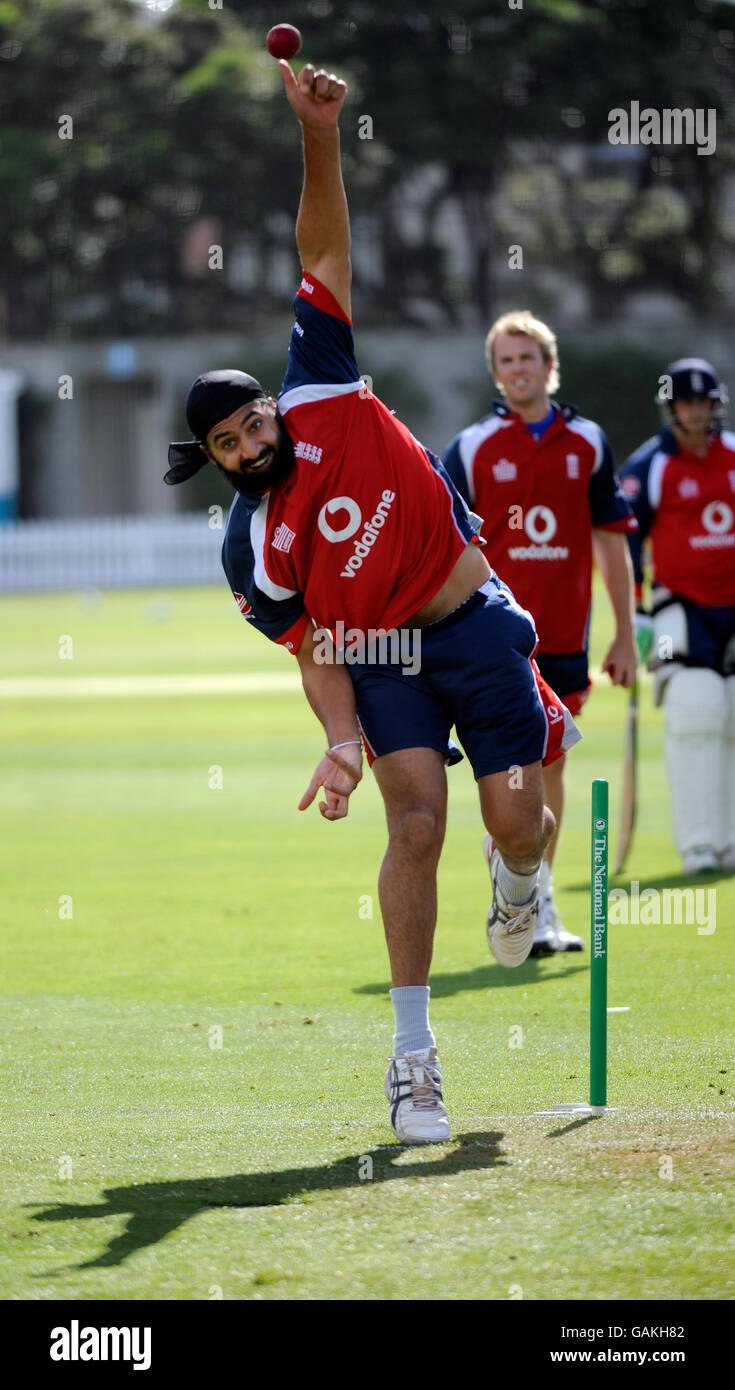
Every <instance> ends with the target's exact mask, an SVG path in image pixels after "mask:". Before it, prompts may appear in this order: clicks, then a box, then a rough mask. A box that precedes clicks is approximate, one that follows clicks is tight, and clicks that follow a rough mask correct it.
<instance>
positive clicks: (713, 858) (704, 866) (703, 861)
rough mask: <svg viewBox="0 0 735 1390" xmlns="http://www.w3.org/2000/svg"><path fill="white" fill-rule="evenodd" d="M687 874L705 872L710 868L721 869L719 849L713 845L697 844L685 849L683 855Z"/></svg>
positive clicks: (682, 858)
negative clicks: (692, 847) (718, 856)
mask: <svg viewBox="0 0 735 1390" xmlns="http://www.w3.org/2000/svg"><path fill="white" fill-rule="evenodd" d="M681 860H682V864H683V867H684V873H685V874H703V873H706V871H707V870H708V869H719V868H720V863H719V860H718V858H717V850H716V849H713V848H712V845H695V847H694V849H688V850H685V851H684V853H683V854H682V856H681Z"/></svg>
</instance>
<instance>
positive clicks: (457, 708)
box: [349, 575, 581, 778]
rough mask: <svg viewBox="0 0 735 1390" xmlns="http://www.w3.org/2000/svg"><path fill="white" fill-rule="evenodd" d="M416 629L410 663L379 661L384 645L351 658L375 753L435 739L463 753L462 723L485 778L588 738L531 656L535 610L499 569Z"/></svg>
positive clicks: (475, 766) (446, 753)
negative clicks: (442, 614) (360, 659)
mask: <svg viewBox="0 0 735 1390" xmlns="http://www.w3.org/2000/svg"><path fill="white" fill-rule="evenodd" d="M402 631H403V632H404V633H406V630H405V629H404V630H402ZM406 635H408V634H407V633H406ZM412 636H413V644H414V645H413V649H412V652H411V656H410V660H409V659H408V657H407V654H406V653H405V652H404V657H405V658H406V659H405V660H404V661H403V662H399V661H397V660H395V661H393V660H381V659H380V656H381V653H380V651H377V652H374V653H373V656H374V657H375V658H376V659H374V660H369V659H368V660H365V661H363V662H356V663H355V664H353V665H350V667H349V670H350V674H351V676H352V680H353V682H354V686H355V700H356V705H357V716H358V719H359V722H360V728H361V730H362V734H363V738H364V740H365V745H366V747H367V750H368V757H369V759H370V761H371V762H372V761H373V760H374V759H375V758H380V757H382V756H383V755H384V754H386V753H396V752H399V751H400V750H402V749H405V748H435V749H436V750H437V752H439V753H441V754H442V756H443V757H444V758H445V760H446V761H447V762H448V763H454V762H459V760H460V758H461V754H460V753H459V750H458V749H457V748H456V746H455V745H454V744H452V742H451V740H450V738H449V734H450V730H451V729H452V726H454V727H455V728H456V731H457V737H458V739H459V741H460V743H461V744H462V747H463V748H464V750H465V753H466V754H467V757H468V758H469V760H470V763H471V764H472V770H473V772H474V774H475V777H476V778H479V777H486V776H488V775H489V774H490V773H493V772H504V771H506V770H507V769H508V768H510V767H525V766H527V765H528V764H529V763H534V762H538V761H539V760H540V759H543V758H544V757H546V760H547V761H551V758H552V756H558V753H560V752H561V751H563V749H564V748H566V747H569V746H571V744H572V743H576V741H577V739H578V738H579V737H581V735H580V734H579V731H578V730H577V728H576V726H575V724H574V721H573V720H572V719H571V716H569V714H568V713H567V712H566V711H564V709H563V708H562V707H561V706H560V703H559V702H558V701H556V697H555V696H554V694H553V691H549V690H548V687H546V688H545V690H544V688H543V686H544V683H543V682H541V681H540V680H539V678H538V675H537V672H536V671H535V669H534V666H533V665H532V663H531V660H530V657H531V654H532V652H533V651H534V650H535V647H536V641H537V638H536V630H535V628H534V625H533V621H532V619H531V617H530V614H528V613H527V612H526V611H525V609H523V608H520V607H519V606H518V604H517V603H516V601H515V599H514V598H513V596H512V594H511V592H510V590H509V589H508V587H507V585H505V584H503V583H502V581H501V580H499V579H498V578H497V577H496V576H495V575H493V576H492V577H491V578H490V579H489V580H488V581H487V583H485V584H483V586H482V588H481V589H479V590H478V591H477V593H475V594H473V595H472V596H471V598H469V599H467V600H466V602H465V603H463V604H462V605H461V606H460V607H459V608H457V609H455V611H454V612H453V613H450V614H448V616H447V617H446V618H440V619H439V621H438V622H435V623H430V624H429V625H428V626H427V627H423V628H418V629H414V630H412ZM385 655H386V653H385V652H384V653H383V656H385ZM396 655H397V653H396ZM552 745H554V752H553V754H551V753H550V749H551V747H552ZM557 745H558V752H557V751H556V746H557Z"/></svg>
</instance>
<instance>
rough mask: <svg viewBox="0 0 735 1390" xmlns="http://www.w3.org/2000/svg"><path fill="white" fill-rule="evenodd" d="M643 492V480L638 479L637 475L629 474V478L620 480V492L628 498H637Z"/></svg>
mask: <svg viewBox="0 0 735 1390" xmlns="http://www.w3.org/2000/svg"><path fill="white" fill-rule="evenodd" d="M640 490H641V480H640V478H636V476H635V473H629V474H628V477H627V478H621V479H620V491H621V492H622V493H623V494H624V495H625V496H626V497H637V496H638V493H639V492H640Z"/></svg>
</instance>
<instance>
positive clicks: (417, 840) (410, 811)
mask: <svg viewBox="0 0 735 1390" xmlns="http://www.w3.org/2000/svg"><path fill="white" fill-rule="evenodd" d="M388 824H389V838H390V844H391V846H393V847H400V848H401V849H402V850H403V851H404V852H405V853H408V854H410V855H411V856H412V857H414V858H417V859H430V858H434V857H438V855H439V853H440V852H441V847H442V843H443V840H444V814H443V812H440V811H438V810H436V809H435V808H434V807H432V806H430V805H425V804H419V805H412V806H405V807H400V808H395V809H393V811H392V812H391V814H390V816H389V821H388Z"/></svg>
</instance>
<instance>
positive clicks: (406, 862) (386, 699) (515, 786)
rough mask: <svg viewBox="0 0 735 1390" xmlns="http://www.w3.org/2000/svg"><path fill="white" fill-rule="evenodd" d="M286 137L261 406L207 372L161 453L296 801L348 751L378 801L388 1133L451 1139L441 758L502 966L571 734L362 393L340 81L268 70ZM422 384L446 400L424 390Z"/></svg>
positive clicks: (443, 504)
mask: <svg viewBox="0 0 735 1390" xmlns="http://www.w3.org/2000/svg"><path fill="white" fill-rule="evenodd" d="M280 70H281V75H282V78H283V85H284V90H285V94H286V97H287V100H288V102H289V104H290V106H291V109H292V110H293V112H294V114H295V116H296V117H297V119H298V121H299V123H300V126H301V132H302V140H303V159H304V182H303V190H302V196H301V202H300V206H299V211H298V217H297V220H296V240H297V245H298V250H299V255H300V259H301V265H302V267H303V271H302V279H301V284H300V288H299V290H298V294H297V295H296V298H295V300H294V310H295V323H294V325H293V330H292V333H291V341H290V346H289V349H288V365H287V368H286V374H285V378H284V381H283V384H282V387H281V391H280V394H279V396H278V400H277V401H276V400H275V399H274V398H273V397H272V396H270V395H268V394H267V392H266V390H265V389H264V388H263V387H262V386H261V384H260V383H259V382H258V381H256V380H255V379H254V378H253V377H251V376H249V375H247V374H246V373H244V372H242V371H239V370H232V371H215V372H205V373H204V374H203V375H202V376H200V377H199V378H197V380H196V381H195V382H194V384H193V386H192V388H191V390H190V392H189V396H188V399H187V421H188V424H189V427H190V429H191V432H192V434H193V436H194V438H193V439H192V440H189V441H186V442H185V443H183V444H176V445H172V446H171V448H170V450H169V464H170V467H169V471H168V473H167V474H166V481H167V482H168V483H179V482H182V481H184V480H186V479H187V478H189V477H191V476H192V475H193V474H194V473H195V472H197V470H198V469H199V468H202V467H204V466H207V464H208V463H209V464H210V465H214V467H216V468H217V469H218V470H219V471H220V473H222V475H223V476H224V477H226V478H227V479H228V481H229V482H230V483H231V484H232V487H233V488H234V490H235V492H236V493H237V496H236V498H235V500H234V502H233V505H232V508H231V511H230V514H229V518H228V523H227V529H226V534H225V540H224V546H223V564H224V568H225V572H226V574H227V578H228V580H229V583H230V586H231V588H232V591H233V593H234V596H235V600H236V602H237V604H238V607H239V608H240V611H241V612H242V614H243V617H244V619H245V620H246V621H247V622H249V623H250V624H251V625H252V626H253V627H255V628H257V630H258V631H259V632H262V633H263V634H264V636H265V637H268V638H270V640H271V641H272V642H276V643H278V644H280V645H281V646H283V647H285V648H286V649H287V650H288V651H290V652H292V653H293V655H294V656H295V658H296V660H297V661H298V663H299V667H300V671H301V677H302V681H303V686H304V691H305V693H306V697H307V699H308V701H309V703H310V705H311V707H312V709H313V710H314V713H315V714H316V716H317V718H318V719H319V720H320V721H321V723H322V725H323V727H324V730H325V733H326V738H327V744H328V747H327V751H326V752H325V754H324V756H323V757H322V758H321V759H320V761H319V763H318V765H317V767H316V770H315V772H314V775H313V777H312V779H311V782H310V783H309V786H308V787H307V789H306V791H305V793H304V795H303V797H302V799H301V802H300V803H299V809H301V810H304V809H306V808H307V807H308V806H310V805H311V803H312V802H313V801H314V799H315V798H316V797H317V796H318V794H319V792H320V789H323V800H321V801H320V803H319V809H320V811H321V814H322V815H323V816H324V817H325V819H326V820H327V821H336V820H339V819H340V818H341V817H343V816H345V815H346V814H347V810H348V803H349V797H350V796H351V794H352V793H353V791H354V790H355V788H356V786H357V785H358V783H359V781H360V779H361V776H362V744H363V743H364V745H365V748H366V750H367V756H368V761H369V764H370V765H371V767H372V770H373V773H374V775H375V778H376V781H377V783H378V786H379V788H380V792H381V794H382V797H383V801H384V803H385V813H386V820H387V827H388V848H387V851H386V854H385V858H384V859H383V863H382V867H381V870H380V878H379V892H380V904H381V910H382V916H383V923H384V927H385V934H386V941H387V946H388V953H389V956H390V964H391V973H392V980H393V988H392V990H391V1000H392V1004H393V1009H394V1017H395V1034H394V1039H393V1053H392V1056H391V1057H390V1058H389V1068H388V1073H387V1076H386V1078H385V1086H384V1089H385V1095H386V1098H387V1100H388V1102H389V1106H390V1117H391V1123H392V1126H393V1130H394V1132H395V1134H396V1136H397V1137H398V1139H399V1140H401V1141H402V1142H403V1143H406V1144H421V1143H430V1142H435V1141H442V1140H446V1139H448V1138H449V1137H450V1127H449V1117H448V1113H447V1110H446V1107H445V1105H444V1098H443V1092H442V1074H441V1067H440V1063H439V1058H438V1056H437V1049H436V1040H435V1037H434V1033H433V1031H432V1029H431V1025H430V1021H429V969H430V965H431V957H432V949H433V939H434V929H435V926H436V915H437V891H436V874H437V865H438V861H439V856H440V853H441V849H442V843H443V839H444V831H445V824H446V814H447V775H446V767H447V765H449V764H452V763H454V762H456V761H457V760H458V759H459V758H461V756H462V755H461V753H460V752H459V750H458V748H457V747H456V745H454V744H453V743H452V741H451V740H450V731H451V729H452V727H454V728H455V729H456V732H457V736H458V739H459V742H460V743H461V744H462V747H463V748H464V751H465V754H466V756H467V757H468V759H469V761H470V763H471V765H472V768H473V772H474V775H475V778H476V780H477V786H478V792H479V799H480V808H481V813H482V817H483V820H484V823H485V827H486V830H487V836H486V839H485V842H484V846H485V854H486V858H487V861H488V864H489V869H490V879H491V885H492V903H491V906H490V910H489V912H488V914H487V922H486V933H487V940H488V943H489V947H490V950H491V951H492V953H493V955H494V956H495V958H496V959H497V960H498V961H499V962H500V963H501V964H503V965H505V966H517V965H519V964H520V963H521V962H522V961H524V960H525V959H526V957H527V956H528V953H529V951H530V949H531V945H532V942H533V935H534V929H535V925H536V922H537V918H538V893H537V879H538V871H539V865H540V863H541V859H542V856H543V853H544V849H545V847H546V845H547V844H548V841H549V839H550V837H551V835H552V834H553V831H554V818H553V816H552V814H551V812H550V811H549V810H548V809H547V807H546V806H545V805H544V795H543V778H542V761H546V762H547V763H548V762H549V761H551V760H553V759H554V758H556V757H558V756H560V754H561V753H562V752H563V751H564V750H565V749H566V748H568V747H570V746H571V744H572V743H574V742H576V741H577V739H578V738H579V737H580V735H579V732H578V730H577V729H576V726H575V724H574V721H573V719H572V718H571V716H570V715H569V714H568V712H565V711H564V707H563V706H562V705H560V703H559V701H558V700H557V699H556V697H555V695H554V693H553V691H552V690H551V689H550V688H549V687H548V686H547V685H546V683H545V682H544V681H543V679H542V677H541V676H540V675H539V673H538V671H537V670H536V669H535V668H534V665H533V664H532V660H531V658H532V654H533V652H534V650H535V647H536V641H537V639H536V632H535V629H534V625H533V622H532V620H531V618H530V616H529V615H528V613H526V612H525V611H524V610H523V609H522V608H521V607H519V605H518V604H517V603H516V601H515V599H514V598H513V596H512V594H511V593H510V591H509V589H508V588H507V587H506V586H505V585H504V584H503V583H501V582H500V580H499V579H498V578H497V576H496V575H495V574H494V573H493V572H492V571H491V569H490V567H489V565H488V564H487V561H486V560H485V559H484V557H483V553H482V548H481V546H480V545H479V544H478V543H477V534H476V531H477V527H478V525H479V519H477V518H473V517H472V515H471V514H470V513H469V511H468V508H467V507H466V505H465V503H464V501H463V500H462V498H461V497H460V495H459V494H458V493H457V491H456V489H455V488H454V487H453V485H452V483H451V481H450V479H449V477H448V475H447V473H446V472H445V470H444V468H443V466H442V464H441V463H440V461H439V460H438V459H437V458H435V457H434V456H433V455H432V454H430V453H429V451H428V450H427V449H425V448H424V447H423V446H422V445H421V444H420V443H419V441H418V440H417V439H416V438H415V437H414V436H413V435H412V434H411V433H410V431H409V430H408V429H407V428H406V426H405V425H404V424H402V422H401V421H400V420H398V419H397V418H396V417H395V416H394V415H393V414H392V412H391V411H390V410H388V409H387V408H386V406H385V405H384V404H383V403H382V402H381V401H380V400H378V398H377V397H376V396H375V395H374V394H373V392H372V391H371V390H369V389H368V388H367V385H366V383H365V381H364V380H363V379H362V378H361V376H360V373H359V371H358V368H357V363H356V361H355V351H354V344H353V338H352V324H351V299H350V284H351V264H350V228H349V216H348V208H347V199H346V195H345V189H344V184H343V181H342V170H341V162H340V150H339V129H338V122H339V114H340V111H341V109H342V106H343V103H344V100H345V93H346V86H345V83H344V82H343V81H341V80H340V79H339V78H338V77H336V76H335V75H334V73H330V72H327V71H324V70H320V71H315V70H314V68H313V66H311V64H307V65H306V66H305V67H304V68H302V70H301V72H300V73H299V75H298V77H296V76H295V75H294V72H293V71H292V69H291V67H290V65H289V63H288V62H286V61H281V63H280ZM435 389H436V390H437V391H442V390H443V389H445V388H444V385H443V383H442V382H441V380H437V381H436V383H435ZM370 629H372V630H374V631H384V632H391V631H397V630H400V631H401V632H402V633H403V632H405V631H409V632H410V633H414V634H420V650H421V660H420V668H419V669H416V668H415V666H414V667H412V668H409V669H404V667H403V666H402V665H401V664H394V663H393V662H392V661H391V660H390V653H389V652H387V651H386V652H382V653H381V651H380V649H379V648H378V650H377V651H375V650H373V651H370V650H367V649H366V651H365V653H363V659H361V660H358V661H355V662H352V661H349V662H348V661H346V660H344V659H340V656H342V657H344V656H345V654H346V653H345V652H341V653H340V651H338V650H337V648H336V647H335V650H334V658H335V659H334V660H332V661H326V662H325V661H324V660H323V659H319V660H318V659H317V657H316V653H317V650H319V652H320V655H322V656H323V642H322V636H323V633H324V631H325V630H326V631H328V632H329V633H332V634H337V633H338V632H340V631H341V632H343V633H345V634H346V636H345V641H348V640H349V639H350V635H351V634H352V635H354V634H358V635H359V634H364V633H365V632H366V631H369V630H370Z"/></svg>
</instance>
